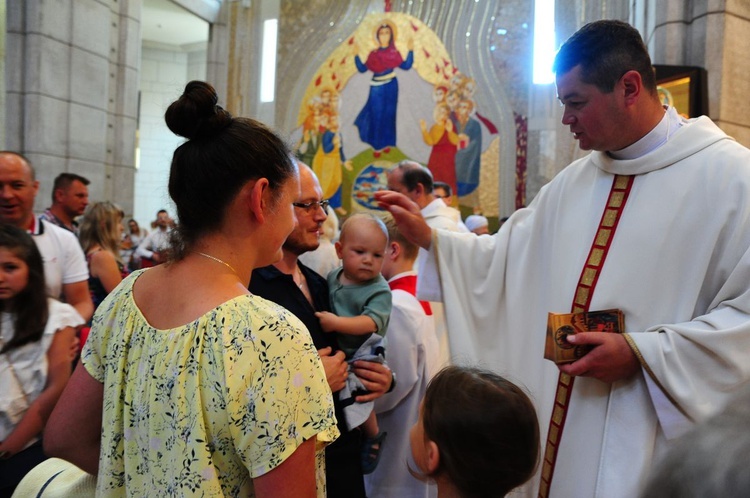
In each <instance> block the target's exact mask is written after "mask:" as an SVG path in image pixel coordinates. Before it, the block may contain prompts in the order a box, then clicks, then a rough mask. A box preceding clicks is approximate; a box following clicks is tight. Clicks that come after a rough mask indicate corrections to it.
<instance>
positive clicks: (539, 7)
mask: <svg viewBox="0 0 750 498" xmlns="http://www.w3.org/2000/svg"><path fill="white" fill-rule="evenodd" d="M555 51H556V47H555V0H536V1H535V2H534V76H533V80H534V84H536V85H548V84H550V83H553V82H554V81H555V75H554V73H553V72H552V62H553V61H554V60H555Z"/></svg>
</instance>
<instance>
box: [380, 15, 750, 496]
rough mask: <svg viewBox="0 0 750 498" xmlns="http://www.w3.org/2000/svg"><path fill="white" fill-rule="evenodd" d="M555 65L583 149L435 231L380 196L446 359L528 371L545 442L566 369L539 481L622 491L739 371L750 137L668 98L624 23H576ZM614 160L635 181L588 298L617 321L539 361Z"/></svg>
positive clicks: (517, 374) (748, 368) (735, 382)
mask: <svg viewBox="0 0 750 498" xmlns="http://www.w3.org/2000/svg"><path fill="white" fill-rule="evenodd" d="M555 71H556V74H557V92H558V97H559V99H560V100H561V102H562V104H563V106H564V114H563V118H562V122H563V124H564V125H565V126H568V127H569V128H570V131H571V132H572V133H573V135H574V138H575V139H576V140H578V142H579V146H580V147H581V148H582V149H584V150H592V153H591V154H590V155H588V156H587V157H584V158H582V159H580V160H578V161H576V162H574V163H573V164H571V165H569V166H568V167H567V168H565V169H564V170H563V171H562V172H561V173H560V174H559V175H557V177H556V178H554V179H553V180H552V181H551V182H550V183H549V184H548V185H546V186H545V187H544V188H543V189H542V190H541V191H540V193H539V195H538V196H537V197H536V198H535V199H534V201H533V202H532V203H531V205H530V206H528V207H527V208H524V209H520V210H518V211H517V212H516V213H514V214H513V216H511V217H510V219H509V220H508V221H507V222H506V223H505V224H504V225H503V226H502V228H501V230H500V231H499V232H498V233H497V234H495V235H493V236H489V235H482V236H479V237H477V236H475V235H473V234H472V235H468V234H455V233H449V232H446V231H443V230H431V229H430V228H429V227H427V226H426V225H425V224H424V221H423V220H422V218H421V216H419V210H418V209H417V207H416V206H415V205H413V204H412V203H410V202H409V201H408V199H406V198H404V197H403V196H400V195H398V194H396V193H393V192H379V193H378V194H377V198H378V200H379V201H380V203H381V205H382V206H383V207H385V208H387V209H388V210H389V211H390V212H391V213H392V214H393V215H394V217H395V218H396V219H397V221H398V222H399V228H400V229H401V230H402V231H403V232H404V233H407V234H408V235H409V236H410V237H411V238H412V239H413V240H414V241H415V242H416V243H418V244H419V245H420V246H422V247H424V248H429V257H428V258H423V261H424V263H425V273H423V272H422V271H420V281H419V294H418V296H419V298H420V299H429V300H435V299H442V300H443V301H444V303H445V309H446V314H447V319H448V328H449V330H450V343H451V351H452V354H453V356H454V358H467V359H469V360H470V361H475V362H480V363H481V364H482V366H485V367H489V368H492V369H494V370H496V371H498V372H499V373H500V374H502V375H505V376H507V377H509V378H510V379H511V380H513V381H516V382H519V383H521V384H523V385H525V386H526V387H527V388H528V389H529V390H530V392H531V395H532V396H533V398H534V399H535V402H536V405H537V409H538V412H539V420H540V423H541V424H542V427H541V436H542V441H544V440H545V438H546V436H547V429H548V424H549V421H550V416H551V412H552V407H553V403H554V399H555V393H556V386H557V381H558V374H559V371H563V372H565V373H567V374H569V375H571V376H573V377H574V378H575V383H574V387H573V391H572V396H571V400H570V403H569V406H568V409H567V422H566V424H565V427H564V432H563V435H562V437H561V439H560V442H559V447H558V452H557V460H556V467H555V470H554V475H553V477H552V480H551V487H550V489H549V496H552V497H556V498H558V497H571V498H572V497H575V498H579V497H606V498H617V497H634V496H637V495H638V493H639V491H640V490H641V487H642V486H643V483H644V482H645V480H646V478H647V476H648V474H649V472H650V470H651V469H652V468H653V466H654V464H655V461H656V460H657V459H658V458H659V457H660V456H661V454H663V453H664V451H665V450H666V449H667V448H668V447H669V446H670V445H671V444H672V441H673V440H674V439H675V438H676V437H678V436H680V435H681V434H683V433H684V432H685V431H686V430H687V429H689V428H690V427H691V426H693V425H694V424H695V423H696V422H697V421H701V420H703V419H705V418H707V417H708V416H710V415H711V414H713V413H715V412H717V411H718V410H720V409H721V408H722V406H723V405H724V404H725V403H726V401H727V400H728V399H729V398H730V397H731V395H732V394H733V393H734V392H735V391H736V389H737V387H738V386H740V385H741V384H742V383H743V382H745V381H746V380H748V379H749V378H750V151H749V150H748V149H746V148H745V147H743V146H741V145H739V144H738V143H736V142H735V141H734V140H733V139H732V138H730V137H729V136H727V135H726V134H725V133H724V132H722V131H721V130H720V129H719V128H718V127H717V126H716V125H715V124H714V123H713V122H712V121H711V120H710V119H709V118H707V117H700V118H697V119H683V118H682V117H680V116H679V115H678V114H677V112H676V111H675V110H674V109H672V108H664V107H662V105H661V102H660V101H659V98H658V97H657V94H656V85H655V79H654V75H653V72H652V70H651V62H650V58H649V57H648V53H647V50H646V47H645V46H644V44H643V41H642V39H641V37H640V35H639V34H638V32H637V31H636V30H635V29H633V28H631V27H630V26H628V25H627V24H625V23H622V22H619V21H597V22H595V23H591V24H589V25H586V26H584V27H583V28H582V29H581V30H579V31H578V32H577V33H576V34H575V35H573V37H571V38H570V39H569V40H568V41H567V42H566V43H565V44H564V45H563V46H562V48H561V49H560V51H559V52H558V55H557V57H556V61H555ZM616 175H634V179H633V183H632V187H631V189H630V192H629V197H628V198H627V200H626V202H625V205H624V208H623V209H622V214H621V216H620V218H619V222H618V224H617V226H616V230H614V233H613V234H612V237H611V240H609V242H608V244H609V250H608V253H607V255H606V259H605V262H604V264H603V267H602V269H601V271H600V273H599V276H598V281H597V282H596V287H595V289H594V291H593V295H592V297H591V303H590V307H589V309H590V310H591V311H595V310H605V309H611V308H617V309H620V310H622V311H623V313H624V316H625V331H626V333H624V334H610V333H598V332H591V333H580V334H577V335H576V336H574V338H573V339H571V342H576V343H577V344H590V345H593V346H594V349H593V350H592V351H591V352H589V353H588V354H587V355H585V356H583V357H582V358H581V359H579V360H577V361H575V362H573V363H570V364H566V365H562V366H560V368H559V369H558V367H557V366H556V365H555V364H554V363H552V362H551V361H548V360H545V359H543V354H544V345H545V332H546V322H547V313H548V312H558V313H568V312H570V311H571V303H572V302H573V300H574V297H575V293H576V288H577V285H578V281H579V277H581V275H582V269H583V266H584V263H585V262H586V260H587V257H588V255H589V251H590V249H591V246H592V242H593V241H594V237H595V234H596V233H597V229H598V228H599V224H600V221H601V220H602V215H603V213H604V207H605V204H606V202H607V200H608V197H609V195H610V191H611V188H612V185H613V180H614V178H615V176H616ZM427 277H431V278H427ZM544 446H545V445H544V443H543V448H542V451H544V450H545V447H544ZM543 468H544V463H542V464H540V471H541V470H542V469H543ZM539 486H540V484H539V475H537V477H536V479H534V480H532V482H531V483H530V484H529V485H528V486H527V488H526V489H525V490H523V491H524V492H525V494H526V495H527V496H535V495H536V493H537V491H538V490H539Z"/></svg>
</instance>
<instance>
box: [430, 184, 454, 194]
mask: <svg viewBox="0 0 750 498" xmlns="http://www.w3.org/2000/svg"><path fill="white" fill-rule="evenodd" d="M432 187H433V190H434V189H436V188H441V189H443V190H445V194H446V195H447V196H448V197H452V196H453V189H452V188H451V186H450V184H448V183H445V182H433V184H432Z"/></svg>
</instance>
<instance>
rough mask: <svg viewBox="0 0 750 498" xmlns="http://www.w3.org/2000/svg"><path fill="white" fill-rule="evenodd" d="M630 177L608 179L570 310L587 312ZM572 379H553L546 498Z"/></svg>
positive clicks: (541, 489)
mask: <svg viewBox="0 0 750 498" xmlns="http://www.w3.org/2000/svg"><path fill="white" fill-rule="evenodd" d="M634 178H635V177H634V176H632V175H628V176H625V175H616V176H615V178H614V180H613V181H612V189H611V190H610V192H609V199H608V200H607V205H606V207H605V208H604V213H603V214H602V219H601V221H600V222H599V229H598V230H597V231H596V235H595V236H594V242H593V243H592V245H591V250H590V251H589V256H588V258H586V263H585V264H584V265H583V270H582V271H581V277H580V279H579V280H578V286H577V287H576V293H575V297H574V298H573V305H572V306H571V312H572V313H579V312H583V311H588V309H589V305H590V304H591V297H592V296H593V295H594V289H595V288H596V283H597V281H598V280H599V273H600V270H601V269H602V267H603V266H604V260H605V259H606V258H607V253H608V252H609V247H610V244H611V243H612V238H613V236H614V233H615V230H616V229H617V223H618V222H619V221H620V214H621V213H622V210H623V208H624V207H625V201H627V199H628V195H629V194H630V188H631V187H632V186H633V179H634ZM574 380H575V379H574V378H573V377H571V376H570V375H568V374H565V373H562V372H560V375H559V377H558V379H557V391H556V392H555V401H554V406H553V408H552V417H551V418H550V422H549V431H548V433H547V444H546V445H545V448H544V461H543V462H542V480H541V482H540V484H539V498H547V497H548V496H549V489H550V484H551V483H552V476H553V474H554V472H555V462H556V461H557V449H558V447H559V444H560V441H561V439H562V433H563V428H564V427H565V418H566V416H567V414H568V405H569V402H570V395H571V393H572V392H573V381H574ZM569 477H571V476H569ZM571 478H573V477H571Z"/></svg>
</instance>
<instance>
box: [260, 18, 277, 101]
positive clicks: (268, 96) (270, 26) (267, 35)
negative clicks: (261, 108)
mask: <svg viewBox="0 0 750 498" xmlns="http://www.w3.org/2000/svg"><path fill="white" fill-rule="evenodd" d="M277 30H278V19H268V20H266V21H265V22H264V23H263V56H262V59H261V63H260V101H261V102H273V99H274V90H275V86H276V32H277Z"/></svg>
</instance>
